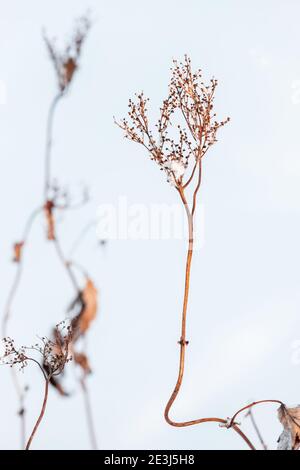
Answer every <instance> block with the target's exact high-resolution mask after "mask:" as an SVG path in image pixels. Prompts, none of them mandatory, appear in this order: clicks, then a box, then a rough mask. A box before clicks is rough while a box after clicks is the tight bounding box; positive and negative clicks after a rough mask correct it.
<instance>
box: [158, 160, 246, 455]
mask: <svg viewBox="0 0 300 470" xmlns="http://www.w3.org/2000/svg"><path fill="white" fill-rule="evenodd" d="M200 184H201V162H199V176H198V182H197V185H196V188H195V190H194V194H193V206H192V210H190V208H189V205H188V203H187V200H186V197H185V194H184V187H182V186H179V187H177V190H178V192H179V195H180V198H181V200H182V202H183V205H184V208H185V211H186V215H187V219H188V236H189V244H188V251H187V257H186V267H185V285H184V298H183V307H182V320H181V336H180V341H179V344H180V356H179V370H178V376H177V381H176V384H175V387H174V390H173V392H172V394H171V396H170V398H169V400H168V402H167V405H166V408H165V412H164V417H165V420H166V422H167V423H168V424H170V425H171V426H175V427H187V426H193V425H195V424H201V423H208V422H214V423H219V424H223V425H225V427H228V421H227V420H225V419H222V418H215V417H213V418H200V419H195V420H191V421H183V422H176V421H173V420H172V419H171V418H170V416H169V413H170V410H171V408H172V405H173V403H174V402H175V400H176V398H177V396H178V393H179V391H180V388H181V385H182V381H183V376H184V365H185V350H186V346H187V345H188V341H187V340H186V318H187V306H188V298H189V287H190V275H191V263H192V257H193V247H194V214H195V210H196V203H197V201H196V196H197V192H198V190H199V188H200ZM230 423H231V426H232V428H233V429H234V430H235V431H236V432H237V433H238V434H239V435H240V436H241V437H242V439H243V440H244V441H245V442H246V443H247V445H248V446H249V447H250V449H251V450H255V447H254V446H253V444H252V443H251V441H250V440H249V439H248V437H247V436H246V435H245V434H244V433H243V432H242V431H241V429H240V428H239V427H238V426H237V424H235V423H234V420H231V422H230Z"/></svg>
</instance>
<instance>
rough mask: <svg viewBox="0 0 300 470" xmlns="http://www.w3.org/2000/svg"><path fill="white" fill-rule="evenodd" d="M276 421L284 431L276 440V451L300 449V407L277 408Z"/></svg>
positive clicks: (282, 406)
mask: <svg viewBox="0 0 300 470" xmlns="http://www.w3.org/2000/svg"><path fill="white" fill-rule="evenodd" d="M278 419H279V421H280V422H281V424H282V426H283V428H284V430H283V432H282V433H281V434H280V436H279V439H278V447H277V449H278V450H298V449H299V448H300V405H298V406H296V407H295V408H287V407H286V406H284V405H281V406H280V407H279V408H278Z"/></svg>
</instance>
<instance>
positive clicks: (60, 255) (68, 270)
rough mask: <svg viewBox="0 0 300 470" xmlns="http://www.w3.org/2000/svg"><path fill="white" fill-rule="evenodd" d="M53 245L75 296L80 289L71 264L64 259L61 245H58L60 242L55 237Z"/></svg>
mask: <svg viewBox="0 0 300 470" xmlns="http://www.w3.org/2000/svg"><path fill="white" fill-rule="evenodd" d="M53 243H54V246H55V249H56V253H57V255H58V258H59V260H60V261H61V263H62V265H63V266H64V268H65V269H66V273H67V275H68V276H69V278H70V281H71V283H72V285H73V287H74V289H75V291H76V294H80V292H81V291H80V288H79V286H78V283H77V280H76V277H75V276H74V273H73V271H72V269H71V262H70V261H68V260H67V259H66V258H65V255H64V253H63V250H62V247H61V244H60V241H59V239H58V238H57V236H56V237H55V240H53Z"/></svg>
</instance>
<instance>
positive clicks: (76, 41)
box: [44, 15, 91, 93]
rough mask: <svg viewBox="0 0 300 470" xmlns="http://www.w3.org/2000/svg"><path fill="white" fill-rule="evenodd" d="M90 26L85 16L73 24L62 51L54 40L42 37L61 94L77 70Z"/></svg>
mask: <svg viewBox="0 0 300 470" xmlns="http://www.w3.org/2000/svg"><path fill="white" fill-rule="evenodd" d="M90 26H91V22H90V19H89V17H88V16H87V15H86V16H82V17H81V18H79V19H78V20H77V22H76V24H75V27H74V31H73V34H72V36H71V38H70V40H69V41H68V42H67V44H66V46H65V48H64V50H63V51H60V50H59V49H58V48H57V46H56V41H55V39H51V40H50V39H49V38H47V36H46V35H44V39H45V43H46V46H47V49H48V51H49V54H50V58H51V60H52V62H53V64H54V67H55V71H56V75H57V80H58V86H59V90H60V92H62V93H63V92H64V91H66V90H67V88H68V87H69V85H70V83H71V81H72V79H73V76H74V74H75V72H76V70H77V69H78V66H79V59H80V55H81V51H82V45H83V43H84V41H85V39H86V36H87V33H88V31H89V29H90Z"/></svg>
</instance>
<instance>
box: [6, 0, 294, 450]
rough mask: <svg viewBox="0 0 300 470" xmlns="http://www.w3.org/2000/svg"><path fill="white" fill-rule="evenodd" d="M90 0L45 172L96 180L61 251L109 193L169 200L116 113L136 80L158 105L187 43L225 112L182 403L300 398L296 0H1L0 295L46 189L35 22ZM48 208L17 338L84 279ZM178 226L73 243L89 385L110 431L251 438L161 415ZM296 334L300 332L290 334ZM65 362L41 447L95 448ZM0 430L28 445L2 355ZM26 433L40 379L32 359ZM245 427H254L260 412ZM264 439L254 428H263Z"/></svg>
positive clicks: (269, 434) (151, 437)
mask: <svg viewBox="0 0 300 470" xmlns="http://www.w3.org/2000/svg"><path fill="white" fill-rule="evenodd" d="M88 8H90V9H91V11H92V17H93V18H94V25H93V28H92V30H91V32H90V35H89V37H88V39H87V41H86V44H85V47H84V51H83V56H82V60H81V69H80V71H79V72H78V75H77V76H76V77H75V79H74V82H73V84H72V89H71V90H70V94H69V95H68V96H67V97H66V98H65V99H64V100H63V102H61V104H60V105H59V109H58V112H57V119H56V121H55V129H54V140H55V146H54V154H53V171H54V173H55V175H56V176H57V177H58V179H59V181H60V182H61V183H62V184H67V185H68V186H69V187H70V188H71V189H72V188H75V190H76V188H78V185H79V184H81V183H82V182H83V183H84V182H86V183H87V184H88V185H89V187H90V189H91V196H92V200H91V202H90V203H89V204H88V206H86V207H85V208H83V209H81V210H80V211H79V212H77V214H76V213H75V212H69V213H68V214H66V215H65V216H64V219H63V220H61V223H60V225H59V231H60V233H61V238H62V242H63V246H64V247H65V250H67V248H68V247H69V246H70V244H71V243H72V241H73V240H74V239H76V237H77V235H78V233H79V232H80V230H81V229H82V228H83V227H84V226H85V224H86V223H87V222H89V221H90V220H91V219H93V218H95V217H96V214H97V208H98V207H99V205H100V204H102V203H113V204H117V202H118V198H119V197H120V196H123V197H127V199H128V201H129V203H132V204H136V203H138V204H144V205H146V207H149V206H150V204H152V203H157V204H159V203H169V204H174V203H177V202H178V195H177V193H176V191H175V190H174V189H173V188H172V187H170V186H169V185H168V184H167V183H166V181H165V178H164V176H163V175H162V174H161V172H159V171H158V169H157V168H156V166H155V164H154V163H153V162H151V161H150V159H149V158H148V156H147V155H146V154H145V152H144V150H143V149H142V148H140V147H139V146H138V145H136V144H133V143H131V142H127V141H126V140H124V139H123V138H122V133H121V131H120V130H119V129H118V128H116V126H114V124H113V115H115V116H119V117H123V116H124V115H125V114H126V112H127V102H128V98H129V97H130V96H132V95H133V94H134V92H136V91H140V90H141V89H143V90H144V91H145V93H146V94H147V95H148V96H149V97H150V98H151V109H152V110H154V111H155V109H157V108H158V107H159V105H160V102H161V100H162V99H163V98H164V96H165V94H166V91H167V83H168V79H169V68H170V66H171V61H172V58H175V57H177V58H181V57H183V55H184V54H185V53H188V54H189V55H190V57H191V58H192V63H193V66H194V67H200V68H202V69H203V71H204V75H205V77H206V78H207V79H209V78H210V77H211V76H215V77H217V78H218V79H219V87H218V90H217V99H216V109H217V111H218V114H219V116H220V117H221V118H222V117H226V116H227V115H229V116H230V117H231V123H230V124H229V125H228V126H226V128H224V129H222V130H221V132H220V135H219V142H218V143H217V144H216V145H215V146H214V147H213V149H212V150H211V151H210V153H209V154H208V155H207V158H205V165H204V174H203V186H202V190H201V193H200V199H201V201H202V204H203V206H204V208H205V243H204V246H203V248H202V249H201V250H199V251H197V253H196V255H195V257H194V260H193V268H192V282H191V297H190V306H189V316H188V339H189V340H190V345H189V347H188V353H187V368H186V376H185V379H184V384H183V387H182V391H181V394H180V397H179V399H178V401H177V402H176V405H175V406H174V409H173V411H172V416H173V417H174V418H175V419H178V420H187V419H196V418H199V417H203V416H219V417H226V416H230V415H232V413H233V412H234V411H236V410H237V409H238V408H240V407H242V406H243V405H245V404H247V403H248V402H249V401H250V400H259V399H265V398H276V399H280V400H282V401H284V402H285V403H287V404H295V403H299V402H300V391H299V390H300V389H299V384H300V366H299V364H298V365H297V364H295V361H293V360H292V358H293V351H294V349H293V347H294V346H295V344H296V343H295V342H296V341H298V340H300V331H299V326H300V315H299V313H300V293H299V281H300V269H299V265H300V255H299V239H300V224H299V216H300V197H299V196H300V185H299V178H300V158H299V155H300V138H299V132H298V128H299V122H300V94H299V90H300V55H299V52H298V49H299V17H300V4H299V2H298V1H297V0H286V1H283V0H281V1H279V0H272V1H271V0H265V1H264V2H261V1H258V0H253V1H252V2H242V1H237V0H222V1H221V0H219V1H218V0H213V1H202V0H198V1H196V0H186V1H185V2H182V1H178V0H164V1H158V0H152V1H151V2H145V1H141V0H139V1H138V0H127V1H126V2H124V1H121V0H110V1H109V2H108V1H107V2H100V1H95V0H94V1H93V0H89V1H86V0H72V1H71V0H64V1H58V0H52V1H51V2H50V1H48V2H40V1H37V0H35V1H34V0H26V2H24V1H20V0H19V1H16V0H12V1H10V2H7V1H3V0H1V1H0V83H1V86H0V92H1V93H0V94H1V99H0V102H1V104H0V158H1V162H2V164H1V172H0V191H1V198H0V205H1V214H2V217H1V230H0V257H1V258H0V260H1V261H0V276H1V277H0V279H1V291H0V302H1V303H0V306H1V309H2V310H3V309H4V304H5V301H6V297H7V293H8V290H9V288H10V285H11V283H12V280H13V276H14V272H15V268H16V267H15V266H14V265H13V263H11V262H10V258H11V246H12V243H13V242H14V241H15V240H18V239H19V237H20V236H21V233H22V231H23V227H24V223H25V220H26V218H27V216H28V214H29V213H30V212H31V210H32V208H34V207H36V206H37V205H39V204H40V202H41V198H42V176H43V157H44V143H45V119H46V113H47V109H48V106H49V103H50V101H51V99H52V97H53V95H54V93H55V91H56V88H55V87H56V80H55V75H54V71H53V67H52V64H51V63H50V61H49V59H48V56H47V52H46V50H45V45H44V43H43V40H42V37H41V31H42V27H45V28H46V29H47V31H48V32H49V34H50V35H57V36H58V37H60V38H62V39H64V38H65V37H68V34H69V32H70V31H71V29H72V24H73V19H74V18H76V17H78V16H80V15H81V14H82V13H84V12H86V10H87V9H88ZM44 230H45V227H44V221H43V219H42V218H40V219H39V221H38V222H37V224H36V225H35V228H34V230H33V232H32V236H31V238H30V246H29V248H28V250H27V252H26V255H25V256H26V257H25V272H24V277H23V281H22V284H21V287H20V290H19V292H18V296H17V298H16V301H15V303H14V305H13V312H12V313H13V318H12V321H11V323H10V325H9V333H10V335H11V336H14V337H15V339H16V342H17V343H19V344H31V343H32V342H35V335H37V334H39V335H46V334H48V333H49V331H50V328H51V326H52V325H53V324H55V323H56V322H57V321H59V320H61V319H62V318H63V317H64V312H65V309H66V307H67V305H68V304H69V302H70V300H72V297H73V291H72V286H71V285H70V283H69V280H68V278H66V275H65V272H64V270H63V269H62V268H61V266H60V264H59V263H58V261H57V259H56V256H55V252H54V249H53V247H52V246H51V243H49V242H46V241H45V237H44V233H45V232H44ZM185 250H186V246H185V243H184V242H180V241H164V240H162V241H151V240H147V241H145V240H144V241H130V240H129V241H128V240H127V241H111V242H110V243H109V244H108V245H107V247H106V248H105V249H104V250H103V249H101V248H99V247H98V246H97V240H96V233H95V232H94V231H93V230H91V231H90V232H89V234H88V235H87V237H86V239H85V241H84V243H83V244H82V246H81V248H80V249H79V250H78V252H77V259H78V261H79V262H80V263H81V264H83V265H84V266H86V267H87V269H88V270H89V272H90V273H91V276H92V278H93V279H94V281H95V283H96V285H97V286H98V288H99V292H100V304H101V305H100V310H99V316H98V318H97V320H96V321H95V323H94V325H93V328H92V329H91V331H90V334H89V353H90V360H91V364H92V367H93V369H94V373H93V375H92V376H91V377H90V379H89V387H90V391H91V397H92V401H93V406H94V414H95V421H96V427H97V435H98V441H99V447H100V448H102V449H143V448H145V449H166V448H167V449H245V448H246V446H245V444H244V442H243V441H242V440H241V439H240V438H239V436H237V435H236V434H235V433H234V432H233V431H230V430H229V431H227V430H225V429H220V428H218V426H217V425H215V424H207V425H206V424H204V425H201V426H194V427H190V428H184V429H176V428H172V427H170V426H168V425H167V424H166V423H165V421H164V419H163V410H164V406H165V404H166V402H167V400H168V398H169V395H170V393H171V391H172V390H173V387H174V384H175V380H176V374H177V367H178V352H179V351H178V345H177V343H176V342H177V340H178V339H179V326H180V313H181V302H182V294H183V280H184V279H183V277H184V271H183V270H184V263H185ZM294 352H295V351H294ZM72 371H73V369H72V366H70V372H69V380H66V387H67V388H69V389H70V391H71V392H73V395H72V397H71V398H69V399H62V398H60V397H59V396H58V395H57V393H56V391H55V390H51V393H50V397H49V402H48V408H47V411H46V416H45V419H44V421H43V423H42V425H41V427H40V429H39V431H38V433H37V435H36V439H35V441H34V443H33V446H32V448H33V449H87V448H89V446H90V444H89V439H88V434H87V427H86V421H85V414H84V407H83V400H82V396H81V393H80V391H79V390H78V391H76V389H75V385H74V381H73V379H72V374H73V372H72ZM0 373H1V376H0V384H1V387H0V397H1V400H0V436H1V437H0V447H1V448H2V449H13V448H17V447H18V446H19V420H18V417H17V416H16V407H17V402H16V400H15V393H14V390H13V388H12V383H11V377H10V371H9V369H8V368H5V367H2V368H1V370H0ZM22 378H23V379H24V382H25V383H29V384H30V391H29V393H28V396H27V408H28V415H27V425H28V428H27V433H28V432H29V430H31V428H32V426H33V424H34V422H35V420H36V417H37V415H38V413H39V410H40V404H41V402H42V397H43V382H42V379H41V377H40V375H39V373H38V371H37V370H36V369H35V368H34V367H29V368H28V369H27V370H26V372H25V374H24V376H22ZM255 416H256V417H257V421H258V424H259V425H260V427H261V430H262V433H263V435H264V438H265V440H266V442H267V443H268V444H269V445H270V447H271V448H274V447H275V446H276V440H277V438H278V436H279V434H280V432H281V426H280V424H279V422H278V421H277V417H276V405H267V406H265V407H260V408H256V409H255ZM242 429H243V430H245V432H246V433H248V434H249V436H250V437H251V436H252V437H253V440H254V441H256V442H257V440H256V438H255V435H254V433H253V430H252V428H251V425H250V423H249V422H248V421H247V420H246V421H245V422H244V423H243V426H242ZM258 446H259V444H258Z"/></svg>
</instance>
